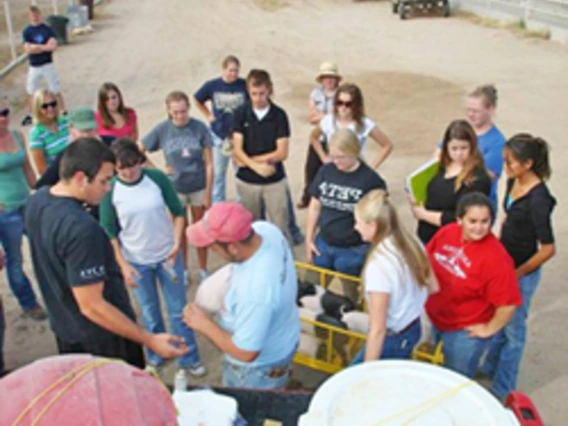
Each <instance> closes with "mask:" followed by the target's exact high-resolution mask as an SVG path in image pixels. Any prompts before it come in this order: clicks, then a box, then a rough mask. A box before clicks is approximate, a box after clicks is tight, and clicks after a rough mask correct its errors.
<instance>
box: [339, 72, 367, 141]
mask: <svg viewBox="0 0 568 426" xmlns="http://www.w3.org/2000/svg"><path fill="white" fill-rule="evenodd" d="M341 93H347V94H348V95H349V96H351V102H353V106H352V107H351V112H352V114H353V120H355V122H356V123H357V126H356V128H357V133H359V132H360V131H361V130H362V128H363V118H364V117H365V103H364V101H363V93H362V92H361V89H359V86H357V85H355V84H352V83H343V84H342V85H341V86H339V87H338V88H337V91H336V92H335V96H334V98H333V115H337V101H338V100H339V95H340V94H341Z"/></svg>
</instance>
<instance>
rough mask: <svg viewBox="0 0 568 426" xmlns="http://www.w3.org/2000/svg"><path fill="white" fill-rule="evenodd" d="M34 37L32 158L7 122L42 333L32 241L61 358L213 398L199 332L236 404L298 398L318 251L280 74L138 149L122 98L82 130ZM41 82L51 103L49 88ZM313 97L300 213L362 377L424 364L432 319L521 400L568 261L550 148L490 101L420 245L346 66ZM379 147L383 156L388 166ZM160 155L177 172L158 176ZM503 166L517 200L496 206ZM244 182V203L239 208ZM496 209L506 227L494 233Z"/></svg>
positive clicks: (15, 287) (464, 128)
mask: <svg viewBox="0 0 568 426" xmlns="http://www.w3.org/2000/svg"><path fill="white" fill-rule="evenodd" d="M30 22H31V25H30V27H29V28H27V29H26V30H25V31H24V41H25V43H26V51H27V52H28V54H29V57H30V74H29V78H28V89H29V90H28V91H29V92H30V94H31V95H32V97H31V102H30V105H31V121H32V124H33V127H32V128H31V130H30V131H29V133H28V140H29V144H27V143H26V138H25V136H24V135H23V134H22V133H21V132H20V131H15V130H11V127H10V122H9V115H10V110H9V108H8V107H7V106H6V105H4V104H1V103H0V203H1V204H0V206H1V212H0V240H1V243H2V247H3V250H4V251H3V252H2V258H1V260H2V263H1V264H0V266H4V253H5V268H6V270H7V275H8V282H9V284H10V288H11V290H12V292H13V294H14V295H15V296H16V298H17V300H18V302H19V304H20V306H21V308H22V310H23V311H24V312H25V313H26V314H27V315H29V316H30V317H31V318H33V319H35V320H43V319H45V317H46V312H45V311H44V309H43V308H42V306H41V305H40V304H39V303H38V301H37V297H36V295H35V294H34V292H33V290H32V287H31V285H30V281H29V280H28V278H27V277H26V275H25V274H24V272H23V267H22V264H23V261H22V251H21V245H22V239H23V235H24V229H25V231H26V234H27V237H28V239H29V242H30V247H31V257H32V261H33V267H34V270H35V276H36V279H37V281H38V285H39V288H40V290H41V293H42V296H43V301H44V302H45V307H46V311H47V316H48V317H49V321H50V324H51V328H52V330H53V332H54V334H55V337H56V341H57V347H58V350H59V352H60V353H62V354H64V353H77V352H79V353H91V354H94V355H99V356H108V357H114V358H121V359H124V360H125V361H127V362H129V363H131V364H133V365H136V366H138V367H141V368H143V367H146V368H148V369H151V370H154V371H157V372H159V370H160V368H161V367H162V366H163V365H164V362H165V360H166V359H168V358H177V360H178V362H179V367H180V371H181V372H182V373H183V374H190V375H193V376H201V375H204V374H206V369H205V367H204V366H203V364H202V363H201V357H200V353H199V349H198V347H197V344H196V340H195V334H194V333H195V332H197V333H200V334H203V335H204V336H205V337H207V338H208V339H209V340H210V341H211V342H213V343H214V344H215V345H216V346H217V347H218V348H219V349H220V350H221V351H222V352H223V353H224V354H225V360H224V369H223V383H224V384H225V385H227V386H236V387H255V388H280V387H283V386H285V384H286V383H287V380H288V377H289V371H290V368H291V363H292V358H293V356H294V353H295V350H296V347H297V344H298V336H299V318H298V310H297V307H296V294H297V285H298V284H297V276H296V271H295V267H294V258H293V253H292V250H291V246H293V245H298V244H301V243H302V242H304V236H303V235H302V233H301V231H300V229H299V227H298V225H297V223H296V216H295V212H294V207H295V206H294V203H293V201H292V200H293V198H292V194H291V190H290V185H289V183H288V180H287V174H286V170H285V166H284V163H285V161H286V159H287V157H288V152H289V149H290V147H289V138H290V123H289V120H288V116H287V114H286V111H285V110H284V109H283V108H282V107H281V106H278V105H276V104H275V103H274V102H273V101H272V99H271V95H272V93H273V84H272V80H271V76H270V74H269V73H268V72H267V71H266V70H261V69H252V70H250V72H249V73H248V76H247V78H246V79H242V78H240V77H239V72H240V67H241V64H240V61H239V59H238V58H236V57H235V56H228V57H227V58H225V60H224V61H223V62H222V64H221V67H222V74H221V76H220V77H218V78H215V79H212V80H209V81H207V82H206V83H205V84H203V86H201V87H200V88H199V89H198V90H197V91H196V92H195V93H194V95H193V98H194V99H195V100H194V104H195V106H197V109H198V110H199V111H200V112H201V113H202V114H203V115H204V116H205V118H206V122H207V124H206V123H204V122H203V121H201V120H199V119H197V118H194V117H193V116H191V115H190V107H191V104H192V101H191V100H190V97H189V96H188V95H187V94H186V93H185V92H182V91H172V92H171V93H169V94H168V95H167V97H166V100H165V107H166V113H167V118H166V119H165V120H162V121H160V122H159V123H157V124H156V125H155V126H154V127H153V128H152V129H151V130H150V131H149V132H148V133H147V134H146V135H140V134H139V129H138V121H137V115H136V112H135V110H134V109H133V108H130V107H127V106H126V105H125V101H124V99H123V95H122V93H121V91H120V90H119V88H118V87H117V86H116V85H115V84H113V83H104V84H103V85H101V87H100V90H99V92H98V97H97V102H96V105H97V107H96V110H93V109H91V108H89V107H76V108H73V109H71V110H69V112H68V113H67V111H65V107H64V106H63V100H62V99H63V98H62V96H61V94H60V92H59V84H58V79H57V75H56V73H55V70H54V68H53V64H52V57H51V56H52V52H53V51H54V50H55V49H56V47H57V44H56V42H55V40H54V35H53V34H51V33H50V32H49V31H51V30H50V29H49V27H47V26H45V25H44V24H42V23H41V15H40V14H39V10H38V9H37V8H36V7H31V8H30ZM46 28H47V29H46ZM40 36H41V37H40ZM40 56H41V57H40ZM41 77H43V78H45V79H46V80H47V83H48V85H49V89H40V88H38V87H36V86H37V85H38V84H39V82H40V80H41ZM316 81H317V83H318V85H317V86H316V87H315V88H314V90H313V91H312V92H311V93H310V94H309V101H308V110H307V119H308V121H309V122H310V123H311V124H312V125H313V126H314V127H313V131H312V132H311V133H310V135H309V138H307V139H309V142H307V143H306V146H307V148H308V150H307V151H308V152H307V158H306V165H305V189H304V191H303V193H302V194H301V196H300V200H299V202H298V203H297V205H296V207H297V208H299V209H302V208H307V224H306V229H305V256H306V261H308V262H310V263H313V264H314V265H316V266H319V267H322V268H326V269H330V270H333V271H338V272H342V273H345V274H349V275H353V276H357V277H359V276H360V277H361V278H362V285H363V292H364V294H365V296H366V299H367V304H366V305H367V310H368V313H369V319H370V327H369V334H368V339H367V343H366V346H365V347H364V348H363V349H362V350H361V352H360V353H359V354H358V355H357V357H356V358H355V359H354V360H353V363H358V362H363V361H370V360H376V359H379V358H401V359H404V358H409V356H410V353H411V351H412V348H413V347H414V346H415V345H416V343H417V342H418V341H419V339H420V334H421V321H422V319H421V318H423V317H424V315H423V314H424V312H425V313H426V314H427V317H428V318H429V320H430V321H431V323H432V335H433V339H434V341H435V342H438V341H441V342H443V352H444V355H445V365H446V367H448V368H451V369H453V370H455V371H458V372H460V373H462V374H464V375H466V376H468V377H474V376H475V375H476V374H478V372H480V371H481V372H483V373H484V374H486V375H487V376H488V377H489V378H491V379H492V383H493V385H492V391H493V392H494V393H495V395H496V396H497V397H498V398H500V399H503V398H505V397H506V396H507V394H508V393H509V392H510V391H512V390H514V389H515V388H516V379H517V376H518V370H519V365H520V361H521V358H522V353H523V349H524V345H525V341H526V319H527V315H528V310H529V306H530V301H531V298H532V296H533V294H534V292H535V290H536V287H537V286H538V284H539V281H540V277H541V272H542V266H543V265H544V264H545V263H546V262H547V261H548V260H549V259H550V258H551V257H552V256H553V255H554V252H555V243H554V235H553V230H552V224H551V215H552V211H553V209H554V206H555V203H556V202H555V199H554V197H553V196H552V195H551V194H550V192H549V190H548V188H547V186H546V180H547V179H548V178H550V175H551V170H550V165H549V155H548V149H549V148H548V144H547V143H546V142H545V141H544V140H542V139H541V138H538V137H534V136H532V135H530V134H525V133H521V134H516V135H514V136H512V137H511V138H509V139H508V140H507V139H506V138H505V137H504V136H503V134H502V133H501V132H500V131H499V129H498V128H497V127H496V126H495V124H494V123H493V121H492V119H493V114H494V112H495V109H496V107H497V90H496V89H495V88H494V87H493V86H491V85H488V86H481V87H479V88H477V89H475V90H474V91H473V92H471V93H470V94H469V95H468V96H467V99H466V104H467V110H466V114H465V115H466V118H465V119H456V120H454V121H452V122H451V123H450V124H449V125H448V127H447V129H446V131H445V132H444V135H443V138H442V141H441V142H440V144H439V145H438V148H437V150H436V154H435V155H436V158H438V159H439V165H440V167H439V171H438V173H437V174H436V176H435V177H434V178H433V179H432V180H431V181H430V182H429V184H428V187H427V201H426V203H425V204H424V205H420V204H417V203H415V202H414V200H413V199H412V198H411V197H410V209H411V210H412V213H413V215H414V217H415V218H416V219H417V221H418V225H417V230H416V233H412V232H410V231H408V230H407V229H405V227H404V226H403V224H402V223H401V221H400V219H399V217H398V213H397V211H396V208H395V207H394V205H393V204H392V202H391V197H390V195H389V192H388V190H387V183H386V182H385V180H384V179H383V178H382V177H381V176H380V173H379V171H378V169H379V170H380V166H381V164H383V163H384V162H385V161H388V156H389V155H390V154H391V152H392V150H393V145H394V144H393V142H392V141H391V139H390V138H389V137H388V136H387V135H386V134H385V133H384V132H383V131H381V130H380V128H379V127H378V126H377V124H376V123H375V122H374V121H373V120H372V119H370V118H369V117H367V116H366V115H365V106H364V97H363V93H362V91H361V89H360V88H359V87H358V86H357V85H356V84H353V83H342V76H341V75H340V73H339V69H338V67H337V65H336V64H334V63H332V62H324V63H322V64H321V67H320V69H319V72H318V74H317V76H316ZM457 115H459V114H457ZM25 121H26V122H25V123H22V124H27V121H28V120H25ZM306 136H307V135H306ZM368 139H371V140H373V141H374V142H376V144H377V148H378V151H377V154H376V156H375V157H372V158H366V157H367V154H366V151H365V147H366V142H367V140H368ZM155 151H161V152H162V153H163V155H164V159H165V164H166V165H165V168H164V170H159V169H158V168H156V167H155V166H154V165H153V164H152V162H151V161H149V160H148V158H147V157H146V155H145V152H155ZM28 152H29V155H28ZM229 163H231V168H230V167H229ZM503 164H504V165H505V171H506V174H507V184H506V191H505V193H504V194H502V196H501V197H498V194H497V182H498V180H499V178H500V176H501V173H502V169H503ZM229 170H231V172H230V173H232V174H233V175H234V177H235V181H236V188H235V192H236V194H237V202H230V201H227V200H226V181H227V174H228V173H229ZM31 189H35V190H36V191H35V193H34V194H33V195H31V197H30V190H31ZM499 199H501V200H502V203H503V209H504V211H505V215H504V221H503V223H499V224H495V223H494V222H495V217H496V213H495V212H496V206H497V202H498V200H499ZM188 213H189V217H190V219H189V220H188V218H187V216H188ZM188 223H191V225H190V226H189V227H187V224H188ZM186 227H187V229H186ZM492 227H493V228H494V229H495V230H496V232H495V234H493V232H492ZM188 245H192V246H194V247H196V248H197V250H198V277H199V282H204V281H205V280H207V277H208V275H209V271H208V266H207V253H208V251H209V250H212V251H213V252H214V253H216V254H217V255H218V256H219V257H220V258H222V259H223V260H225V261H227V262H228V263H230V264H231V265H232V266H231V268H232V269H231V278H230V279H231V287H230V290H229V291H228V293H227V294H226V296H225V297H224V308H223V309H222V311H221V314H220V319H219V322H218V323H217V322H215V321H214V320H213V319H212V318H210V317H209V316H208V315H207V314H206V312H205V311H203V310H202V309H201V308H200V307H199V306H198V305H196V304H194V303H188V301H187V296H186V287H185V285H186V284H187V282H188V281H189V280H190V274H189V273H188V270H190V269H192V268H190V266H189V265H188V252H187V249H188ZM127 287H128V288H131V289H132V293H133V295H134V298H135V299H136V301H137V303H138V305H139V306H140V311H141V315H142V318H141V319H142V326H140V325H138V324H137V323H136V318H135V314H134V310H133V309H132V306H131V303H130V299H129V295H128V292H127V290H126V289H127ZM159 292H161V293H162V295H163V298H164V301H165V305H166V310H167V316H168V320H169V324H170V328H169V329H170V331H171V333H172V334H168V333H166V331H165V330H166V327H165V324H164V319H163V316H162V312H161V308H160V297H159ZM1 308H2V306H1V303H0V312H1ZM0 324H1V325H2V327H0V330H2V332H3V322H2V323H0ZM1 341H2V339H1V338H0V343H1ZM143 347H145V348H146V356H144V354H143V351H142V349H143ZM0 349H1V346H0ZM1 359H2V357H1V352H0V361H1ZM482 359H483V360H484V361H483V363H482ZM0 366H1V364H0Z"/></svg>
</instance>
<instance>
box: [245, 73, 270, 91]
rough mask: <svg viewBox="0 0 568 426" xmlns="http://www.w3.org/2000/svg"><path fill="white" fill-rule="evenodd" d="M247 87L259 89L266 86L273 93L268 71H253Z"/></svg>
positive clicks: (248, 76) (249, 75)
mask: <svg viewBox="0 0 568 426" xmlns="http://www.w3.org/2000/svg"><path fill="white" fill-rule="evenodd" d="M247 85H250V86H254V87H258V86H266V87H267V88H268V89H269V90H270V92H272V80H271V79H270V74H268V71H265V70H260V69H252V70H250V71H249V73H248V75H247Z"/></svg>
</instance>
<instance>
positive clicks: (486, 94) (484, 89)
mask: <svg viewBox="0 0 568 426" xmlns="http://www.w3.org/2000/svg"><path fill="white" fill-rule="evenodd" d="M469 97H470V98H483V103H484V104H485V107H486V108H490V107H494V108H497V98H498V92H497V88H496V87H495V86H494V85H492V84H486V85H484V86H477V87H476V88H475V89H474V90H473V91H472V92H471V93H470V94H469Z"/></svg>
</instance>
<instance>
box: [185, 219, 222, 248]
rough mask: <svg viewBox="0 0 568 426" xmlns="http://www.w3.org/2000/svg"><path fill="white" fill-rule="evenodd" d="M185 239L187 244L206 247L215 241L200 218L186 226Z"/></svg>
mask: <svg viewBox="0 0 568 426" xmlns="http://www.w3.org/2000/svg"><path fill="white" fill-rule="evenodd" d="M186 236H187V240H188V241H189V244H191V245H192V246H195V247H199V248H200V247H207V246H210V245H211V244H213V243H214V242H215V239H214V238H212V237H211V236H210V235H209V234H208V233H207V231H206V230H205V223H204V222H203V220H200V221H199V222H197V223H194V224H193V225H190V226H189V227H188V228H187V232H186Z"/></svg>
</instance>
